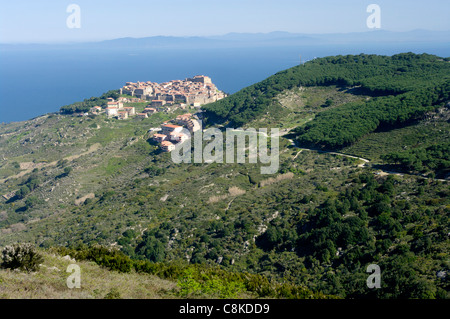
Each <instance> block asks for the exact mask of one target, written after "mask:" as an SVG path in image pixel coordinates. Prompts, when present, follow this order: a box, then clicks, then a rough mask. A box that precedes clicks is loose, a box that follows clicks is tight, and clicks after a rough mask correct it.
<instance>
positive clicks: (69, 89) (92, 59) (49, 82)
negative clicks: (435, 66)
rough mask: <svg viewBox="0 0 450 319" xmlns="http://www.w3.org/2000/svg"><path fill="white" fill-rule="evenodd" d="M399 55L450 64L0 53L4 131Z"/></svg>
mask: <svg viewBox="0 0 450 319" xmlns="http://www.w3.org/2000/svg"><path fill="white" fill-rule="evenodd" d="M400 52H415V53H424V52H425V53H430V54H436V55H438V56H442V57H448V56H450V44H446V43H442V44H436V45H433V44H426V45H425V44H418V43H409V44H408V43H401V44H400V43H391V44H383V45H379V44H373V45H370V44H364V45H361V46H358V45H352V46H348V45H333V46H326V45H308V46H298V47H296V46H288V47H269V48H267V47H252V48H233V49H231V48H229V49H227V48H225V49H224V48H210V49H201V50H194V49H164V48H157V49H130V50H128V49H115V50H108V49H104V48H102V49H94V48H90V49H86V48H84V49H73V48H69V47H68V48H59V49H46V48H45V47H44V48H42V47H39V48H35V49H34V48H32V47H28V46H24V47H21V46H17V47H12V48H8V49H2V50H0V123H2V122H6V123H7V122H12V121H23V120H27V119H31V118H33V117H36V116H39V115H42V114H45V113H50V112H57V111H58V110H59V108H60V107H61V106H63V105H67V104H71V103H73V102H76V101H82V100H83V99H85V98H89V97H92V96H99V95H101V94H102V93H104V92H106V91H108V90H112V89H118V88H120V87H122V86H123V85H124V84H125V82H128V81H133V82H136V81H152V82H164V81H170V80H175V79H185V78H187V77H191V76H194V75H198V74H203V75H208V76H210V77H211V78H212V80H213V82H214V83H215V84H216V85H217V87H218V88H219V89H220V90H222V91H225V92H227V93H235V92H237V91H239V90H240V89H242V88H244V87H246V86H249V85H251V84H253V83H255V82H259V81H261V80H263V79H265V78H267V77H268V76H270V75H272V74H275V73H276V72H278V71H281V70H284V69H287V68H290V67H293V66H295V65H298V64H299V62H300V55H301V58H302V60H303V61H306V60H310V59H313V58H315V57H324V56H330V55H345V54H359V53H367V54H384V55H392V54H396V53H400Z"/></svg>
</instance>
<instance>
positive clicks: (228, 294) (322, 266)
mask: <svg viewBox="0 0 450 319" xmlns="http://www.w3.org/2000/svg"><path fill="white" fill-rule="evenodd" d="M447 64H448V62H446V61H441V60H440V59H439V58H437V57H434V56H430V55H413V54H401V55H397V56H393V57H379V56H372V55H370V56H369V55H359V56H346V57H342V56H340V57H329V58H324V59H316V60H314V61H311V62H308V63H306V64H304V65H301V66H298V67H295V68H293V69H290V70H286V71H283V72H280V73H278V74H277V75H274V76H273V77H271V78H269V79H267V80H266V81H263V82H261V83H258V84H255V85H253V86H251V87H249V88H247V89H244V90H243V91H241V92H239V93H236V94H235V95H232V96H230V97H228V98H226V99H224V100H221V101H219V102H217V103H214V104H211V105H209V106H207V107H206V108H207V112H206V116H207V120H208V122H209V123H210V124H213V123H215V120H217V121H219V122H221V123H223V124H230V125H235V124H244V125H248V126H250V125H251V126H252V127H271V126H272V125H273V126H277V127H280V128H284V129H286V130H284V131H283V132H284V133H288V134H289V135H284V137H281V138H280V168H279V171H278V173H277V174H272V175H262V174H261V173H260V172H261V171H260V168H261V166H263V165H262V164H261V163H256V164H249V163H246V164H237V163H233V164H231V163H204V164H184V163H183V164H175V163H174V162H173V161H172V160H171V156H170V154H168V153H162V152H161V151H160V150H159V149H158V147H157V145H155V143H153V142H152V139H151V133H149V129H150V128H153V127H158V126H159V125H160V124H161V123H162V122H164V121H166V120H169V119H171V118H174V117H175V116H176V113H169V114H167V113H164V114H163V113H158V114H154V115H152V116H151V117H149V118H148V119H129V120H127V121H118V120H115V119H108V118H106V117H105V116H103V115H99V116H92V117H90V116H86V117H77V116H76V115H62V114H54V115H52V116H42V117H40V118H36V119H33V120H30V121H26V122H22V123H11V124H8V125H2V126H0V153H1V154H4V158H5V159H4V160H3V161H1V162H0V179H1V182H0V195H2V196H3V195H7V196H6V197H0V245H8V244H12V243H15V242H25V241H26V242H31V243H34V244H36V245H37V246H39V249H40V250H42V251H44V252H45V253H44V255H45V258H46V260H51V262H52V263H54V264H55V265H57V266H56V267H59V268H61V267H62V266H61V265H62V264H61V262H62V261H60V260H59V259H58V258H60V257H55V256H53V257H51V256H50V255H49V252H50V253H51V254H53V253H55V254H57V255H58V256H65V255H70V256H71V257H72V258H75V259H76V260H77V262H80V263H82V264H83V265H84V267H87V269H88V270H87V271H89V272H91V273H89V274H88V275H87V276H92V277H89V278H91V279H90V280H92V282H95V284H94V285H93V286H95V287H96V288H95V289H91V290H89V291H87V292H86V294H87V295H88V296H89V298H92V297H93V298H127V297H129V296H141V297H148V296H153V297H154V296H157V297H161V296H163V297H167V298H172V297H183V298H184V297H186V298H208V297H213V298H235V297H236V298H323V297H330V296H334V297H340V298H448V291H449V286H448V279H447V278H448V275H447V274H448V273H449V271H450V269H449V267H450V265H449V263H448V241H449V238H448V233H449V221H448V213H449V209H450V196H449V194H450V189H449V183H448V165H449V163H448V158H449V156H448V155H449V154H448V152H449V145H448V143H447V140H448V138H449V125H450V124H449V118H450V112H449V108H448V104H446V103H448V96H447V95H446V94H448V91H447V89H446V83H445V81H447V82H448V66H447ZM445 72H447V74H445ZM441 88H442V90H441ZM266 98H267V99H266ZM446 99H447V100H446ZM396 103H398V104H396ZM141 107H143V106H141ZM248 107H250V108H248ZM220 114H222V115H223V118H222V117H221V116H222V115H220ZM228 121H229V122H228ZM330 125H331V126H330ZM330 128H332V129H330ZM289 139H292V141H291V140H289ZM293 142H294V143H293ZM295 145H297V146H302V147H304V146H306V145H309V146H310V147H311V146H312V147H311V148H314V149H316V148H320V147H326V148H337V149H339V153H331V152H327V151H324V150H319V151H315V150H311V149H305V148H298V147H296V146H295ZM350 155H353V156H358V157H361V158H363V159H368V161H367V160H364V161H363V159H358V158H354V157H351V156H350ZM399 172H402V173H403V174H399ZM446 178H447V180H446ZM11 196H13V197H11ZM7 198H9V199H7ZM75 247H76V248H75ZM111 247H114V249H112V248H111ZM45 262H46V261H45ZM373 263H374V264H377V265H379V266H380V267H381V271H382V273H381V278H382V279H381V284H382V289H373V290H372V289H369V288H367V285H366V279H367V277H368V273H367V272H366V270H367V266H368V265H370V264H373ZM94 266H96V268H95V267H94ZM98 266H101V268H98ZM61 269H62V268H61ZM44 271H45V270H44V269H43V268H41V269H40V270H39V273H41V272H42V273H44ZM83 271H84V270H83ZM85 273H86V271H85ZM45 274H46V275H49V274H50V273H48V272H45ZM95 275H101V276H105V277H108V278H114V280H116V281H117V282H120V283H121V284H120V285H119V284H117V285H112V284H104V283H102V282H100V281H96V278H95ZM0 276H1V277H2V278H3V276H5V278H16V277H14V276H15V274H14V273H11V272H8V271H2V272H0ZM38 277H39V276H38ZM52 278H53V277H52ZM127 278H130V279H129V280H128V279H127ZM148 278H152V279H151V280H152V282H154V281H157V282H159V283H161V282H164V287H165V288H162V289H161V292H159V290H158V289H156V288H155V289H154V290H152V292H151V293H139V291H140V290H142V289H143V288H142V286H140V284H139V283H138V281H139V282H141V281H142V282H146V283H147V284H148V285H150V286H151V285H152V284H151V283H149V281H148V280H149V279H148ZM14 280H16V279H14ZM36 280H37V279H36ZM52 280H53V279H52ZM54 280H56V279H54ZM133 280H134V281H136V282H133ZM11 282H12V281H11ZM8 285H9V286H8V287H11V285H12V284H8ZM58 285H59V284H58ZM58 285H57V284H53V283H49V287H59V288H55V289H56V290H55V291H57V292H58V293H61V294H62V295H63V296H66V294H65V292H64V291H63V290H62V288H61V287H60V285H59V286H58ZM122 286H123V287H127V288H122ZM152 287H154V286H152ZM0 289H1V288H0ZM49 289H50V288H49ZM52 289H53V288H52ZM135 289H137V291H135ZM139 289H140V290H139ZM94 290H98V291H97V292H96V291H94ZM143 290H145V289H143ZM52 291H53V290H52ZM0 294H1V292H0ZM8 295H14V294H10V293H8ZM16 295H17V294H16ZM27 296H28V295H27Z"/></svg>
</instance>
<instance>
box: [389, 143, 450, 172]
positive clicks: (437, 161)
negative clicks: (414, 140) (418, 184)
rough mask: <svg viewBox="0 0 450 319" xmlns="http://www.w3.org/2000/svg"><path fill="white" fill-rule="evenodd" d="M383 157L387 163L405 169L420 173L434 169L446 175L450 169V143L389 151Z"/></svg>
mask: <svg viewBox="0 0 450 319" xmlns="http://www.w3.org/2000/svg"><path fill="white" fill-rule="evenodd" d="M382 159H383V160H384V161H385V162H386V163H389V164H394V165H397V166H398V168H399V169H401V170H403V171H407V172H410V171H413V172H420V173H425V172H427V171H434V172H437V173H438V174H442V175H445V174H446V173H448V172H449V170H450V160H449V159H450V143H440V144H436V145H432V146H429V147H426V148H424V147H418V148H414V149H411V150H407V151H403V152H396V153H389V154H387V155H384V156H382Z"/></svg>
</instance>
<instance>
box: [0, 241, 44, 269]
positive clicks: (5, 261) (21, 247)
mask: <svg viewBox="0 0 450 319" xmlns="http://www.w3.org/2000/svg"><path fill="white" fill-rule="evenodd" d="M42 261H43V257H42V256H41V255H40V254H39V253H38V252H37V251H36V249H35V247H34V246H33V245H32V244H28V243H23V244H14V245H11V246H6V247H5V248H3V250H2V263H1V265H0V266H1V268H10V269H20V270H25V271H37V270H38V269H39V264H40V263H41V262H42Z"/></svg>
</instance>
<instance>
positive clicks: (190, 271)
mask: <svg viewBox="0 0 450 319" xmlns="http://www.w3.org/2000/svg"><path fill="white" fill-rule="evenodd" d="M51 250H52V251H54V252H56V253H58V254H60V255H70V256H71V257H72V258H75V259H77V260H92V261H94V262H96V263H97V264H99V265H101V266H104V267H107V268H108V269H110V270H115V271H119V272H129V271H131V270H133V269H134V270H135V271H136V272H138V273H146V274H151V275H155V276H158V277H160V278H163V279H169V280H176V281H177V283H178V287H179V288H180V289H179V290H177V292H176V293H177V294H178V295H179V296H181V297H193V296H204V297H211V298H235V297H237V296H238V295H239V294H241V293H252V294H255V295H256V296H258V297H269V298H291V299H320V298H335V297H333V296H327V295H324V294H322V293H320V292H313V291H311V290H309V289H307V288H305V287H302V286H298V285H295V284H292V283H281V282H276V281H273V280H268V279H267V278H266V277H264V276H262V275H258V274H250V273H237V272H231V271H227V270H225V269H223V268H221V267H218V266H208V265H200V264H196V265H188V264H179V263H178V264H177V263H159V262H157V263H155V262H151V261H149V260H137V259H131V258H130V257H128V256H126V255H125V254H124V253H122V252H120V251H119V250H117V249H110V248H106V247H103V246H91V247H87V246H80V247H78V248H66V247H53V248H51Z"/></svg>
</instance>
